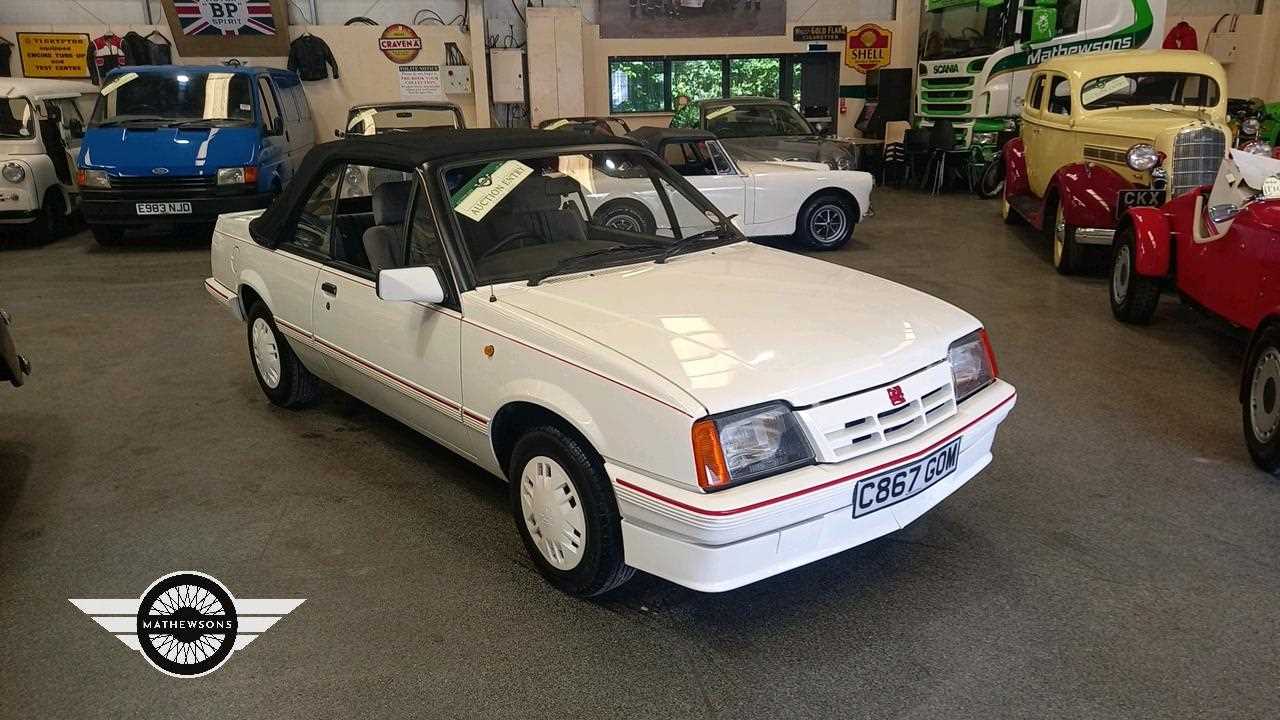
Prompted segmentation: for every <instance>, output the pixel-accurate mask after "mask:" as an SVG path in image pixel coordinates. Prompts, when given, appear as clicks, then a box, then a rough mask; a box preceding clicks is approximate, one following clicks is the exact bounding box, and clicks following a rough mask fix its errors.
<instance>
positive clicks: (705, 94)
mask: <svg viewBox="0 0 1280 720" xmlns="http://www.w3.org/2000/svg"><path fill="white" fill-rule="evenodd" d="M797 67H798V66H797ZM782 72H783V58H782V56H781V55H764V56H760V57H756V56H743V55H721V56H716V57H706V56H683V57H662V58H650V57H637V58H625V57H623V58H619V57H614V58H609V112H610V113H642V112H671V111H672V110H674V109H675V100H676V98H677V97H680V96H681V95H686V96H688V97H689V99H690V100H707V99H711V98H721V97H731V96H735V95H756V96H764V97H782V91H783V89H784V87H783V86H784V85H786V86H787V87H791V86H792V85H794V82H793V81H791V78H787V80H788V82H786V83H783V82H782V81H783V78H782ZM796 77H799V75H798V74H797V76H796ZM794 92H795V94H796V95H797V97H798V96H799V90H798V89H795V90H794ZM688 124H689V125H696V124H697V123H696V122H694V123H688Z"/></svg>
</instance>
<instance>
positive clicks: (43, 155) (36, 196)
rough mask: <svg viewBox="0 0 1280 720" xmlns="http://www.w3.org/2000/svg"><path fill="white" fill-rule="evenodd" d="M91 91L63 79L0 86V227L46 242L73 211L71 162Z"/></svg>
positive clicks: (94, 93)
mask: <svg viewBox="0 0 1280 720" xmlns="http://www.w3.org/2000/svg"><path fill="white" fill-rule="evenodd" d="M97 92H98V88H97V87H95V86H93V85H90V84H89V83H83V82H72V81H68V80H39V79H27V78H5V79H4V82H3V83H2V84H0V229H18V228H20V231H21V232H25V233H26V234H27V235H28V236H29V237H30V238H31V239H35V240H45V239H50V238H52V237H54V236H56V235H57V234H58V232H59V231H60V230H61V229H62V227H63V226H64V224H65V221H66V219H67V216H69V215H70V214H71V213H73V212H75V209H76V206H77V205H78V204H79V195H78V194H77V192H76V186H75V182H74V178H75V159H76V154H77V153H78V152H79V151H80V142H81V138H82V137H83V136H84V122H85V118H87V117H88V116H89V112H90V111H91V110H92V109H93V102H94V98H95V97H96V96H97Z"/></svg>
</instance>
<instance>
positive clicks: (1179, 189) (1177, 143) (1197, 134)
mask: <svg viewBox="0 0 1280 720" xmlns="http://www.w3.org/2000/svg"><path fill="white" fill-rule="evenodd" d="M1226 154H1227V136H1226V135H1225V134H1223V132H1222V131H1221V130H1219V129H1218V128H1215V127H1206V126H1200V127H1192V128H1187V129H1186V130H1183V131H1182V132H1179V133H1178V136H1177V137H1176V138H1174V140H1173V172H1172V177H1171V178H1170V184H1171V187H1172V191H1173V194H1172V195H1171V197H1172V196H1177V195H1181V194H1182V193H1184V192H1187V191H1188V190H1191V189H1192V188H1197V187H1200V186H1201V185H1208V184H1210V183H1212V182H1213V181H1214V179H1215V178H1216V177H1217V176H1218V166H1219V165H1221V164H1222V158H1223V157H1225V156H1226Z"/></svg>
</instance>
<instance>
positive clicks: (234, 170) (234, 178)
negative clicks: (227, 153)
mask: <svg viewBox="0 0 1280 720" xmlns="http://www.w3.org/2000/svg"><path fill="white" fill-rule="evenodd" d="M256 182H258V168H257V167H256V166H254V165H246V166H244V167H229V168H219V169H218V184H219V185H248V184H252V183H256Z"/></svg>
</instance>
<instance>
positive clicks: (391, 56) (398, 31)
mask: <svg viewBox="0 0 1280 720" xmlns="http://www.w3.org/2000/svg"><path fill="white" fill-rule="evenodd" d="M378 49H379V50H381V51H382V54H383V55H386V56H387V59H388V60H390V61H391V62H393V63H398V64H400V65H403V64H405V63H407V62H412V61H413V59H414V58H416V57H418V53H419V52H421V51H422V38H420V37H418V33H416V32H414V31H413V28H411V27H409V26H408V25H401V24H400V23H396V24H395V25H388V26H387V29H386V30H383V31H382V37H380V38H378Z"/></svg>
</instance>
